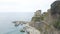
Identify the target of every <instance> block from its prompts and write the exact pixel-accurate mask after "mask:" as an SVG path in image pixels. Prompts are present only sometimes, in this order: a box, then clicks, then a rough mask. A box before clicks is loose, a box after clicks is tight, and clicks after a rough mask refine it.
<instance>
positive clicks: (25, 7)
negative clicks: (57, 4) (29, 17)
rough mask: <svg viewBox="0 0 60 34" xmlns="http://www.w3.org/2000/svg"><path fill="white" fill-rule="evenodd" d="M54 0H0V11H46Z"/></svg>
mask: <svg viewBox="0 0 60 34" xmlns="http://www.w3.org/2000/svg"><path fill="white" fill-rule="evenodd" d="M54 1H55V0H0V12H35V11H36V10H42V12H45V11H47V9H49V8H50V5H51V3H53V2H54Z"/></svg>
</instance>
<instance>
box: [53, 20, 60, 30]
mask: <svg viewBox="0 0 60 34" xmlns="http://www.w3.org/2000/svg"><path fill="white" fill-rule="evenodd" d="M54 27H55V28H57V29H58V30H60V20H57V21H55V23H54Z"/></svg>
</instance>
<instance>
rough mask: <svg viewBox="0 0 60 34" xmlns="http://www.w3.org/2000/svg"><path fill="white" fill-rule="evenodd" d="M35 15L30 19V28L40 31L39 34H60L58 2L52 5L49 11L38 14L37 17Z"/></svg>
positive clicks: (59, 4) (59, 7)
mask: <svg viewBox="0 0 60 34" xmlns="http://www.w3.org/2000/svg"><path fill="white" fill-rule="evenodd" d="M36 12H37V13H39V12H38V11H36ZM37 13H35V15H36V16H33V17H32V20H31V23H30V26H33V27H35V28H36V29H38V30H40V32H41V34H60V1H55V2H54V3H52V4H51V9H49V10H48V11H47V12H44V13H43V14H41V13H40V14H39V17H38V15H37Z"/></svg>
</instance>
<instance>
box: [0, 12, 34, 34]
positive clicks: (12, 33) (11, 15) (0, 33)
mask: <svg viewBox="0 0 60 34" xmlns="http://www.w3.org/2000/svg"><path fill="white" fill-rule="evenodd" d="M32 16H33V13H32V12H1V13H0V34H27V33H26V32H20V30H21V29H23V27H24V25H19V26H17V27H15V26H14V23H12V22H13V21H31V18H32Z"/></svg>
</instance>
